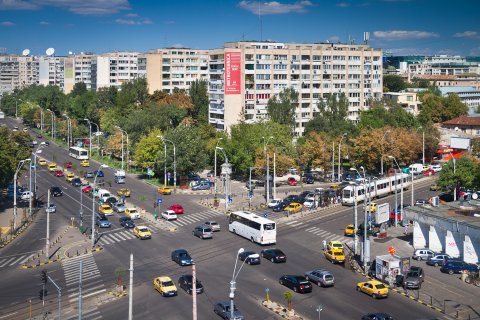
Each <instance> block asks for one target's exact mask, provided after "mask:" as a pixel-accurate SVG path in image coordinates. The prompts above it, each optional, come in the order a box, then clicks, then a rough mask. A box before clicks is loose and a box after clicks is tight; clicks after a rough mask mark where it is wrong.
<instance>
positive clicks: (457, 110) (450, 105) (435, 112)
mask: <svg viewBox="0 0 480 320" xmlns="http://www.w3.org/2000/svg"><path fill="white" fill-rule="evenodd" d="M420 98H421V100H422V110H420V114H419V115H418V119H419V120H420V122H421V123H424V124H425V123H429V122H433V123H439V122H444V121H448V120H451V119H453V118H456V117H459V116H462V115H466V114H467V113H468V107H467V106H466V105H465V104H464V103H463V102H462V101H461V100H460V98H459V97H458V95H457V94H455V93H452V94H449V95H448V96H447V97H442V96H440V95H438V94H435V93H433V92H427V93H425V94H423V95H421V96H420Z"/></svg>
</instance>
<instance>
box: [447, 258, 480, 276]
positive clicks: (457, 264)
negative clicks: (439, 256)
mask: <svg viewBox="0 0 480 320" xmlns="http://www.w3.org/2000/svg"><path fill="white" fill-rule="evenodd" d="M463 270H467V271H478V266H477V265H476V264H473V263H466V262H465V261H461V260H451V259H447V260H445V262H444V263H443V266H442V267H441V268H440V271H441V272H444V273H448V274H454V273H461V272H462V271H463Z"/></svg>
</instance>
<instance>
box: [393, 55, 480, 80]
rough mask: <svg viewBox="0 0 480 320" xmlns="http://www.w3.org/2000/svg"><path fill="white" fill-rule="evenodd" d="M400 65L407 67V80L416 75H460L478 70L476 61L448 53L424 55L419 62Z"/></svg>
mask: <svg viewBox="0 0 480 320" xmlns="http://www.w3.org/2000/svg"><path fill="white" fill-rule="evenodd" d="M402 67H403V68H405V67H406V68H407V70H406V71H407V72H408V79H409V81H410V79H411V78H413V77H415V76H417V75H462V74H469V73H478V72H479V64H478V62H474V61H467V59H466V58H465V57H461V56H450V55H439V56H426V57H425V58H424V59H423V61H422V62H420V63H411V64H408V65H406V66H405V65H403V66H402Z"/></svg>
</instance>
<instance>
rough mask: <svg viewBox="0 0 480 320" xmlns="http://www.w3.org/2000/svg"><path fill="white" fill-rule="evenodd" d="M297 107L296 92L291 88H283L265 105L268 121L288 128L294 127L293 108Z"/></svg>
mask: <svg viewBox="0 0 480 320" xmlns="http://www.w3.org/2000/svg"><path fill="white" fill-rule="evenodd" d="M297 105H298V92H297V91H295V90H294V89H292V88H285V89H284V90H283V91H281V92H280V93H279V94H278V98H277V96H276V95H274V96H273V97H271V98H270V100H268V103H267V112H268V116H269V117H270V120H272V121H273V122H276V123H278V124H282V125H285V126H287V127H290V128H291V130H292V132H293V129H294V127H295V108H296V107H297Z"/></svg>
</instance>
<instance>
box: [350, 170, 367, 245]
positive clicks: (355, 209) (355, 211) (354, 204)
mask: <svg viewBox="0 0 480 320" xmlns="http://www.w3.org/2000/svg"><path fill="white" fill-rule="evenodd" d="M350 171H356V173H357V174H358V175H360V173H358V170H357V169H356V168H353V167H352V168H350ZM357 192H358V191H357V185H356V184H354V185H353V237H354V242H353V243H354V247H353V248H354V252H355V254H357V250H358V249H357V248H358V234H357V229H358V222H357V221H358V210H357ZM363 201H365V198H364V200H363Z"/></svg>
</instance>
